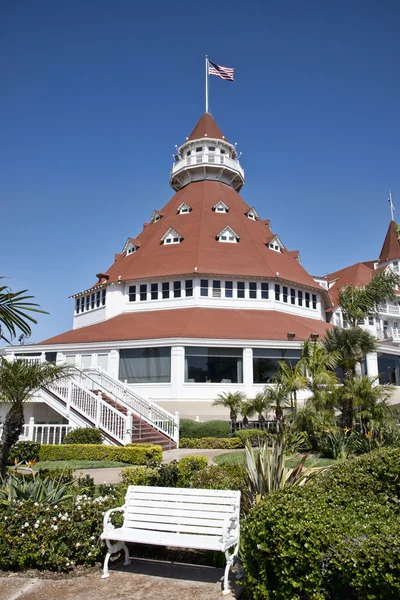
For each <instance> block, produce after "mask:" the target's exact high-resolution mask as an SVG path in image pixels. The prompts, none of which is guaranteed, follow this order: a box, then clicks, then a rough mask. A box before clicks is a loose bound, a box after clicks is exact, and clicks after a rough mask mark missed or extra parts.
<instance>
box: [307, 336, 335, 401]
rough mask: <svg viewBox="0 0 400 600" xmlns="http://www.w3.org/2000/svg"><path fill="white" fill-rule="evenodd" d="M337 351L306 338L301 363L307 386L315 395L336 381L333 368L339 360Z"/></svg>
mask: <svg viewBox="0 0 400 600" xmlns="http://www.w3.org/2000/svg"><path fill="white" fill-rule="evenodd" d="M339 357H340V355H339V352H338V351H328V350H327V349H326V348H325V347H324V345H322V344H321V343H318V342H312V341H311V340H310V339H307V340H305V341H304V342H303V347H302V350H301V358H300V361H301V364H302V366H303V367H304V368H305V370H306V372H307V375H308V377H309V379H308V388H309V390H310V391H311V393H312V395H313V396H314V397H315V396H317V395H318V392H320V391H321V389H322V390H323V389H326V388H331V387H332V386H334V385H336V384H337V383H338V380H337V377H336V375H335V372H334V369H335V368H336V366H337V364H338V362H339Z"/></svg>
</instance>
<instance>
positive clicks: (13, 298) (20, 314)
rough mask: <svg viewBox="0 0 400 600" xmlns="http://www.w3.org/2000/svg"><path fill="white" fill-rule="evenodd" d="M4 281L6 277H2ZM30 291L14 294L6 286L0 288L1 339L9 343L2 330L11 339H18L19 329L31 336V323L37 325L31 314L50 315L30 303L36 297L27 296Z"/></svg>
mask: <svg viewBox="0 0 400 600" xmlns="http://www.w3.org/2000/svg"><path fill="white" fill-rule="evenodd" d="M0 279H4V276H2V277H0ZM27 291H28V290H21V291H20V292H12V291H11V290H10V288H9V287H8V286H6V285H2V286H0V325H1V326H2V327H0V339H2V340H5V341H6V342H8V341H9V340H8V339H7V338H6V337H4V334H3V332H2V331H1V329H2V328H3V331H4V329H5V330H6V331H7V332H8V334H9V336H10V337H11V338H13V337H16V335H17V331H18V329H19V330H20V331H21V332H22V333H23V334H24V335H26V336H29V335H31V333H32V331H31V326H30V323H37V321H36V319H34V318H33V317H32V316H31V315H30V314H27V313H32V312H37V313H43V314H46V315H47V314H48V313H47V312H46V311H45V310H42V309H41V308H40V306H39V304H36V303H35V302H28V300H32V299H33V298H34V296H25V295H24V294H25V293H26V292H27ZM28 321H29V322H28Z"/></svg>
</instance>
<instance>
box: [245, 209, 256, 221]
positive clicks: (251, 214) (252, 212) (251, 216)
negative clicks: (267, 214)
mask: <svg viewBox="0 0 400 600" xmlns="http://www.w3.org/2000/svg"><path fill="white" fill-rule="evenodd" d="M245 215H246V217H248V218H249V219H253V221H255V220H256V219H258V218H259V216H258V212H257V211H256V209H255V208H254V206H253V208H250V210H248V211H247V213H245Z"/></svg>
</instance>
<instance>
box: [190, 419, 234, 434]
mask: <svg viewBox="0 0 400 600" xmlns="http://www.w3.org/2000/svg"><path fill="white" fill-rule="evenodd" d="M229 434H230V423H229V421H218V420H216V421H204V422H200V421H193V420H192V419H181V421H180V424H179V436H180V437H181V438H205V437H218V438H224V437H225V438H226V437H229Z"/></svg>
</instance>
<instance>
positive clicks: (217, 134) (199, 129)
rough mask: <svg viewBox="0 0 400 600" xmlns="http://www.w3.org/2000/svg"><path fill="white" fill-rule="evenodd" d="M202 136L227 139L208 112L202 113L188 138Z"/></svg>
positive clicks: (196, 138) (194, 138)
mask: <svg viewBox="0 0 400 600" xmlns="http://www.w3.org/2000/svg"><path fill="white" fill-rule="evenodd" d="M204 137H209V138H214V139H216V140H225V142H227V141H228V140H227V139H226V138H225V136H224V134H223V133H222V131H221V130H220V128H219V127H218V125H217V124H216V122H215V121H214V119H213V117H212V116H211V115H210V113H207V112H206V113H204V115H203V116H202V117H200V119H199V120H198V122H197V123H196V125H195V127H194V129H193V131H192V133H191V134H190V135H189V137H188V140H189V141H191V140H198V139H201V138H204Z"/></svg>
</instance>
